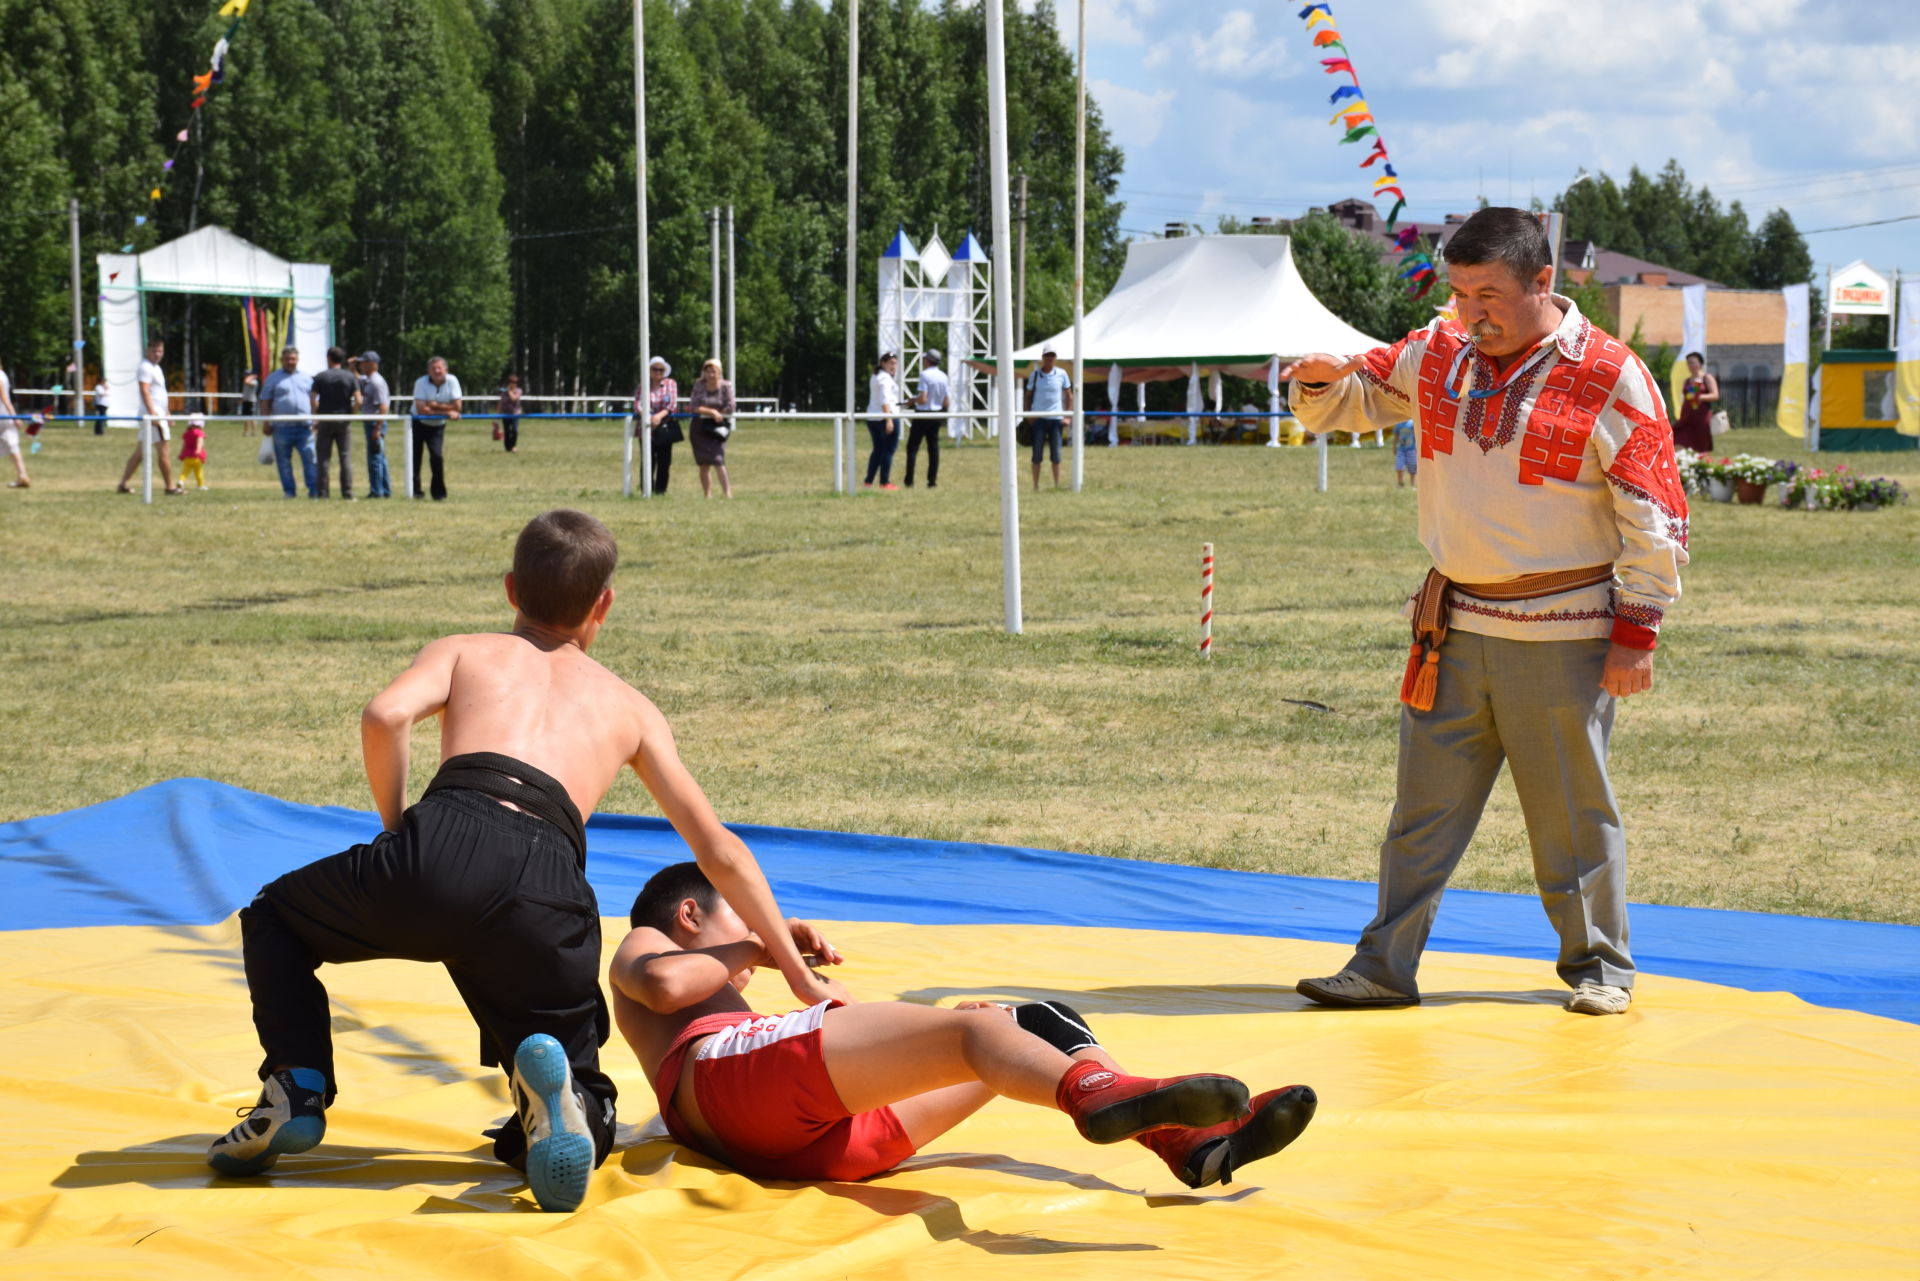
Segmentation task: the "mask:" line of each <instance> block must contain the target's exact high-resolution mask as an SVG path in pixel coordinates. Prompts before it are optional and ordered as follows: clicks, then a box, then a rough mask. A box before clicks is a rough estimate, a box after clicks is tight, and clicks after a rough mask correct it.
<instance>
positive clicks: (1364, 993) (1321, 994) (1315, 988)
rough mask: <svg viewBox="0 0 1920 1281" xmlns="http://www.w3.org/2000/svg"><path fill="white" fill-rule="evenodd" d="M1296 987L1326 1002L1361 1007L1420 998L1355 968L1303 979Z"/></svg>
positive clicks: (1412, 1001) (1416, 1001)
mask: <svg viewBox="0 0 1920 1281" xmlns="http://www.w3.org/2000/svg"><path fill="white" fill-rule="evenodd" d="M1293 990H1294V991H1296V992H1298V993H1299V994H1300V995H1302V996H1304V997H1306V998H1307V999H1308V1000H1310V1001H1318V1002H1319V1003H1320V1004H1322V1005H1337V1006H1340V1007H1342V1008H1345V1009H1361V1008H1364V1007H1367V1006H1373V1005H1418V1004H1420V998H1419V997H1417V996H1408V995H1407V994H1406V993H1405V992H1396V991H1394V990H1393V989H1392V988H1390V987H1381V986H1380V985H1379V984H1378V983H1375V982H1374V981H1373V980H1372V979H1370V978H1367V977H1366V976H1365V975H1362V974H1356V973H1354V972H1353V971H1352V970H1341V971H1340V972H1339V973H1338V974H1334V975H1331V976H1329V977H1327V978H1324V979H1301V980H1300V981H1299V982H1298V983H1295V984H1294V985H1293Z"/></svg>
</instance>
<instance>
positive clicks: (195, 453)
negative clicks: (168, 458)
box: [180, 414, 207, 489]
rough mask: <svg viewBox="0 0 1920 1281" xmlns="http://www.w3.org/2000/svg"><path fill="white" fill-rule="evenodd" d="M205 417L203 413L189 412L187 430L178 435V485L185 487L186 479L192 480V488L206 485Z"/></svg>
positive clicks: (202, 487) (200, 487)
mask: <svg viewBox="0 0 1920 1281" xmlns="http://www.w3.org/2000/svg"><path fill="white" fill-rule="evenodd" d="M206 466H207V418H206V415H205V414H189V415H188V416H187V430H186V433H185V434H184V435H182V436H181V437H180V487H181V488H182V489H184V488H186V484H187V481H189V480H191V481H193V484H194V488H196V489H205V488H206V487H207V472H206Z"/></svg>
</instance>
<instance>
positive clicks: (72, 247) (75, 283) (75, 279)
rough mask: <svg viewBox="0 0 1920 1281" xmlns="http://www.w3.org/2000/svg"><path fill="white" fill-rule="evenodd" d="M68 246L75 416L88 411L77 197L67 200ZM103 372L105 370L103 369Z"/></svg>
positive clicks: (78, 205)
mask: <svg viewBox="0 0 1920 1281" xmlns="http://www.w3.org/2000/svg"><path fill="white" fill-rule="evenodd" d="M67 248H68V253H69V255H70V259H71V263H72V276H71V278H70V279H71V288H70V292H71V293H72V295H73V416H74V417H75V418H78V417H80V416H81V415H83V414H85V413H86V412H87V410H86V401H85V400H84V399H83V398H82V394H81V391H80V389H81V387H83V386H84V385H85V384H86V381H87V362H86V359H85V354H84V353H85V352H86V350H87V341H86V331H85V330H84V329H83V328H82V325H81V320H80V202H79V201H78V200H77V199H71V198H70V199H69V200H68V201H67ZM101 372H103V373H104V372H105V371H104V370H102V371H101Z"/></svg>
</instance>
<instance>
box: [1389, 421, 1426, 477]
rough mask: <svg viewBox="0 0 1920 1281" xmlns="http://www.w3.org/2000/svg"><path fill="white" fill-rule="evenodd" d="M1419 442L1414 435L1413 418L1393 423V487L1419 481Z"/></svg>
mask: <svg viewBox="0 0 1920 1281" xmlns="http://www.w3.org/2000/svg"><path fill="white" fill-rule="evenodd" d="M1419 444H1420V442H1419V441H1418V440H1417V439H1416V438H1415V436H1414V427H1413V419H1411V418H1408V419H1404V420H1402V421H1400V422H1397V423H1395V424H1394V425H1393V487H1394V488H1395V489H1403V488H1405V487H1406V486H1408V485H1413V486H1416V487H1417V486H1418V485H1419V483H1420V479H1419V471H1420V448H1419Z"/></svg>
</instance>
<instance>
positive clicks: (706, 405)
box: [687, 356, 733, 498]
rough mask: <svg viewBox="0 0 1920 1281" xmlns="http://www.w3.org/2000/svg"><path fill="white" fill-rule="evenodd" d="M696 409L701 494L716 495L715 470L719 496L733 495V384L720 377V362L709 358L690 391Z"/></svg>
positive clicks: (695, 438) (695, 444) (691, 404)
mask: <svg viewBox="0 0 1920 1281" xmlns="http://www.w3.org/2000/svg"><path fill="white" fill-rule="evenodd" d="M687 407H688V408H689V409H691V410H692V411H693V438H692V440H691V441H690V442H689V443H690V444H691V445H692V447H693V461H694V462H696V463H699V464H700V496H701V497H702V498H711V497H713V482H712V480H711V476H712V473H714V472H716V471H717V472H719V473H720V496H721V497H722V498H732V497H733V481H732V480H731V479H730V478H729V477H728V476H727V437H729V436H731V435H733V384H732V383H730V382H728V381H727V380H726V379H724V378H722V377H721V376H720V362H719V360H718V359H716V358H715V357H712V356H709V357H707V361H706V363H705V364H703V365H701V366H700V378H699V380H698V381H697V382H695V383H694V384H693V390H691V391H689V392H688V393H687Z"/></svg>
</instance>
